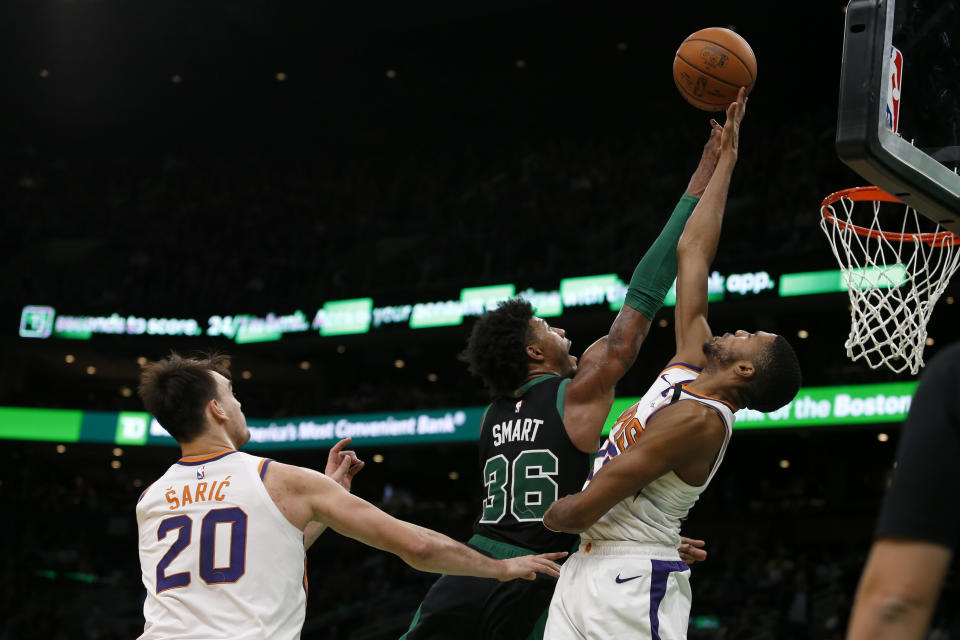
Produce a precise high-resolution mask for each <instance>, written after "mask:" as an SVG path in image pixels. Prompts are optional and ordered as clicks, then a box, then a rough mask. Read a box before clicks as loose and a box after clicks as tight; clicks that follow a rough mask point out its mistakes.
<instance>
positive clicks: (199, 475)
mask: <svg viewBox="0 0 960 640" xmlns="http://www.w3.org/2000/svg"><path fill="white" fill-rule="evenodd" d="M206 469H207V465H201V466H200V468H199V469H197V480H203V479H204V477H206V475H207V472H206Z"/></svg>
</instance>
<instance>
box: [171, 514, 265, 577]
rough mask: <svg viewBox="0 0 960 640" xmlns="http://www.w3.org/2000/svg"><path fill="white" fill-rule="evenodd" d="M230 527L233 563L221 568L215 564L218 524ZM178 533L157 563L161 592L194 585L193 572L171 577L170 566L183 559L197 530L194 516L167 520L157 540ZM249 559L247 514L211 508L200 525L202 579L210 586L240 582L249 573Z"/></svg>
mask: <svg viewBox="0 0 960 640" xmlns="http://www.w3.org/2000/svg"><path fill="white" fill-rule="evenodd" d="M218 524H229V525H230V564H228V565H227V566H225V567H217V566H215V562H214V557H213V556H214V550H215V549H216V538H217V525H218ZM174 530H176V531H177V539H176V540H174V542H173V545H172V546H171V547H170V549H169V550H167V552H166V553H165V554H164V555H163V558H161V559H160V562H159V563H157V593H160V592H161V591H166V590H167V589H176V588H177V587H185V586H187V585H188V584H190V572H189V571H183V572H181V573H175V574H173V575H171V576H168V575H167V573H166V572H167V567H168V566H169V565H170V563H171V562H173V560H174V558H176V557H177V556H179V555H180V554H181V553H182V552H183V550H184V549H186V548H187V545H189V544H190V536H191V532H192V531H193V520H191V519H190V516H185V515H180V516H173V517H172V518H167V519H165V520H164V521H163V522H161V523H160V528H159V529H157V540H163V539H164V538H166V537H167V534H168V533H170V532H171V531H174ZM246 558H247V514H246V513H244V512H243V511H242V510H241V509H240V508H239V507H230V508H229V509H211V510H210V511H208V512H207V515H205V516H203V520H202V521H201V523H200V577H201V578H202V579H203V581H204V582H206V583H207V584H219V583H224V582H236V581H237V580H239V579H240V578H242V577H243V574H244V572H245V571H246Z"/></svg>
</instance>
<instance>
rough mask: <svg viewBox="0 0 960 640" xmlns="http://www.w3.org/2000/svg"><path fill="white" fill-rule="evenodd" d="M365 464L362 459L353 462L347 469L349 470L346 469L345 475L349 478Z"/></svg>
mask: <svg viewBox="0 0 960 640" xmlns="http://www.w3.org/2000/svg"><path fill="white" fill-rule="evenodd" d="M366 464H367V463H366V462H363V461H362V460H361V461H360V462H357V463H356V464H354V465H353V466H352V467H350V470H349V471H347V476H348V477H350V478H352V477H353V476H355V475H357V474H358V473H359V472H360V469H363V467H364V466H365V465H366Z"/></svg>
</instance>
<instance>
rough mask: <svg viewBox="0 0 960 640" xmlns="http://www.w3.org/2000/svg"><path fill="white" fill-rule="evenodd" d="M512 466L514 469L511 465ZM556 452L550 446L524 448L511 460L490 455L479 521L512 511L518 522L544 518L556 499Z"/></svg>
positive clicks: (485, 470) (485, 472) (501, 515)
mask: <svg viewBox="0 0 960 640" xmlns="http://www.w3.org/2000/svg"><path fill="white" fill-rule="evenodd" d="M511 466H512V467H513V468H512V469H511V468H510V467H511ZM555 475H557V456H555V455H554V454H553V452H552V451H550V450H549V449H532V450H530V451H524V452H523V453H521V454H520V455H518V456H517V457H516V458H514V460H513V465H511V464H510V463H509V461H508V460H507V458H506V456H504V455H503V454H501V455H499V456H494V457H492V458H488V459H487V462H486V464H484V465H483V484H484V486H485V487H486V488H487V497H486V498H485V499H484V501H483V515H482V516H480V522H484V523H487V524H490V523H494V522H500V520H502V519H503V517H504V516H505V515H506V514H507V503H508V502H509V503H510V513H512V514H513V517H514V518H516V519H517V521H519V522H532V521H537V520H543V514H544V513H546V512H547V509H548V508H549V507H550V505H551V504H553V503H554V502H556V500H557V483H556V482H554V481H553V478H551V477H550V476H555Z"/></svg>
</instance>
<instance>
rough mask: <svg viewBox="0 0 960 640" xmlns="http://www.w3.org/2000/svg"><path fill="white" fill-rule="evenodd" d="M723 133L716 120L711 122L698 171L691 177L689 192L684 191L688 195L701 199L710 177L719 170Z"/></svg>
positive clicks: (688, 186) (688, 185)
mask: <svg viewBox="0 0 960 640" xmlns="http://www.w3.org/2000/svg"><path fill="white" fill-rule="evenodd" d="M722 133H723V127H721V126H720V125H719V124H718V123H717V121H716V120H710V137H709V138H707V143H706V144H705V145H703V154H702V155H701V156H700V164H698V165H697V169H696V171H694V172H693V175H692V176H691V177H690V182H689V184H687V190H686V191H684V193H685V194H686V195H689V196H695V197H697V198H699V197H700V196H702V195H703V192H704V191H705V190H706V188H707V184H709V182H710V177H711V176H712V175H713V170H714V169H716V168H717V160H718V159H719V158H720V135H721V134H722Z"/></svg>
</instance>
